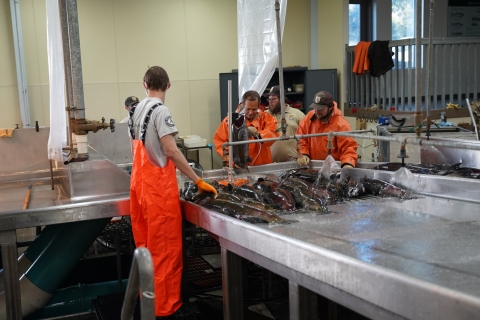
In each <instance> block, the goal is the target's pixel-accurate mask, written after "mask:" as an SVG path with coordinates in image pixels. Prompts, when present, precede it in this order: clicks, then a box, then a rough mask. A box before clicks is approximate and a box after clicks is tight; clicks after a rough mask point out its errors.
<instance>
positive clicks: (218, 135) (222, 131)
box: [213, 112, 279, 166]
mask: <svg viewBox="0 0 480 320" xmlns="http://www.w3.org/2000/svg"><path fill="white" fill-rule="evenodd" d="M246 121H247V127H255V128H256V129H257V130H258V133H260V136H261V137H262V138H263V139H267V138H276V137H278V136H279V133H277V132H275V131H276V130H277V120H276V119H275V118H274V117H272V116H271V115H270V114H269V113H267V112H259V113H258V114H257V115H256V116H255V118H254V119H253V120H252V121H250V120H248V119H246ZM252 139H253V138H250V140H252ZM225 142H228V117H225V119H223V120H222V122H221V123H220V125H219V126H218V128H217V131H216V132H215V135H214V136H213V143H214V144H215V150H216V151H217V153H218V154H219V155H220V157H223V148H222V145H223V144H224V143H225ZM274 142H275V141H268V142H263V143H252V144H250V145H249V147H248V154H249V156H250V158H251V159H252V162H249V163H248V165H249V166H258V165H261V164H269V163H272V153H271V152H270V147H271V146H272V144H273V143H274ZM227 153H228V147H227ZM227 161H228V156H227Z"/></svg>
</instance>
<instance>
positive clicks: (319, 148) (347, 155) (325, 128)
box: [297, 102, 358, 167]
mask: <svg viewBox="0 0 480 320" xmlns="http://www.w3.org/2000/svg"><path fill="white" fill-rule="evenodd" d="M333 104H334V106H333V114H332V116H331V117H330V119H329V120H328V121H327V122H326V123H324V122H321V121H320V120H318V119H317V117H316V115H315V110H312V111H310V112H309V113H307V115H306V116H305V118H303V119H302V121H300V124H299V125H298V129H297V134H298V135H300V134H313V133H328V132H330V131H334V132H339V131H351V130H352V127H351V126H350V123H348V121H347V120H346V119H345V118H344V117H342V111H340V110H339V109H338V108H337V103H336V102H333ZM327 142H328V137H327V136H322V137H313V138H305V139H300V153H301V154H305V155H307V156H309V157H310V159H312V160H325V158H326V157H327V156H328V149H327ZM332 142H333V147H334V149H333V150H332V157H333V158H334V159H335V160H337V161H340V162H341V163H342V165H343V164H345V163H349V164H351V165H352V166H354V167H355V165H356V163H357V147H358V143H357V142H356V141H355V140H354V139H353V138H350V137H333V139H332Z"/></svg>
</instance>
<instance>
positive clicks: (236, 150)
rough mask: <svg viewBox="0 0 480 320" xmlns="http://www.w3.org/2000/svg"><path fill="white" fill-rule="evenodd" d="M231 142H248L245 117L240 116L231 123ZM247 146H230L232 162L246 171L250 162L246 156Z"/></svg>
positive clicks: (248, 156) (247, 155)
mask: <svg viewBox="0 0 480 320" xmlns="http://www.w3.org/2000/svg"><path fill="white" fill-rule="evenodd" d="M232 122H233V123H232V125H231V130H232V142H238V141H248V128H247V123H246V121H245V116H243V115H240V116H238V118H237V119H236V120H233V121H232ZM248 146H249V145H248V144H240V145H234V146H231V148H232V153H233V155H232V156H233V158H232V160H233V162H234V163H235V164H236V165H237V167H239V168H241V169H247V170H248V163H249V162H252V159H251V158H250V155H249V154H248Z"/></svg>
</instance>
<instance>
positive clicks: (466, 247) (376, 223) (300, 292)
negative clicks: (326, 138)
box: [182, 165, 480, 319]
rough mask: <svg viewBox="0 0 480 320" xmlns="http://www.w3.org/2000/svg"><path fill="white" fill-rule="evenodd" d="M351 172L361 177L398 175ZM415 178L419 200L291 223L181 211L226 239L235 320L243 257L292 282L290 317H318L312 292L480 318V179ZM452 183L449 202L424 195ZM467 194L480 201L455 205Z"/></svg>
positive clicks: (389, 314) (387, 311)
mask: <svg viewBox="0 0 480 320" xmlns="http://www.w3.org/2000/svg"><path fill="white" fill-rule="evenodd" d="M268 166H272V165H268ZM277 169H278V168H277ZM260 170H261V169H260ZM264 170H265V169H264ZM350 170H351V171H349V172H348V173H350V174H351V175H352V176H354V177H355V178H361V177H364V176H366V175H367V176H369V177H378V178H382V179H384V180H386V181H389V180H390V178H392V177H393V176H394V174H393V173H391V172H379V171H372V170H365V169H353V170H352V169H350ZM345 171H347V170H345ZM264 172H268V170H267V171H264ZM214 174H215V173H213V174H210V175H209V174H208V173H206V177H205V178H208V177H209V178H213V175H214ZM251 176H253V177H254V176H255V173H252V174H251ZM411 180H412V181H410V182H409V183H410V184H411V187H412V188H413V189H417V190H419V191H420V190H422V191H421V192H422V193H423V194H419V195H417V198H416V199H411V200H399V199H394V198H373V199H367V200H365V199H364V200H361V199H360V200H351V201H348V202H345V203H342V204H338V205H333V206H329V208H330V210H331V211H332V213H331V214H327V215H316V214H313V213H309V214H300V215H286V216H283V217H284V218H285V219H291V220H297V221H298V222H296V223H293V224H280V225H267V224H256V225H252V224H248V223H245V222H242V221H239V220H237V219H234V218H231V217H228V216H225V215H222V214H219V213H216V212H213V211H210V210H208V209H205V208H203V207H200V206H197V205H195V204H192V203H188V202H182V205H183V211H184V213H185V217H186V219H187V220H189V221H190V222H192V223H194V224H196V225H198V226H200V227H202V228H204V229H206V230H208V231H210V232H212V233H214V234H216V235H218V236H219V239H220V244H221V247H222V268H223V270H224V271H225V272H224V274H223V281H224V283H223V285H224V289H223V293H224V304H225V312H226V313H225V314H226V316H227V318H228V319H243V318H242V317H243V315H242V303H243V298H242V287H241V286H242V281H241V274H242V271H241V259H240V258H239V257H243V258H246V259H248V260H250V261H253V262H254V263H257V264H259V265H261V266H263V267H265V268H266V269H269V270H271V271H273V272H275V273H277V274H279V275H281V276H283V277H285V278H287V279H289V283H290V285H289V287H290V318H291V319H310V318H311V317H312V318H313V317H314V316H315V314H316V304H315V295H314V293H318V294H320V295H322V296H325V297H327V298H329V299H331V300H333V301H335V302H337V303H340V304H342V305H344V306H346V307H348V308H350V309H352V310H355V311H357V312H359V313H361V314H363V315H365V316H368V317H371V318H374V319H389V318H390V319H398V318H411V319H413V318H415V319H452V318H456V319H473V318H479V317H480V267H479V266H480V247H479V246H478V243H479V242H480V210H479V209H480V202H479V200H480V197H478V195H480V191H479V189H478V184H479V182H477V181H474V180H468V179H458V178H449V179H447V178H444V177H431V176H422V175H415V176H414V178H413V179H411ZM434 180H437V181H434ZM440 180H442V181H443V182H442V181H440ZM432 183H433V184H432ZM428 186H431V187H428ZM446 186H449V187H450V191H448V190H445V191H444V192H443V198H438V197H434V196H432V195H427V194H426V193H427V192H429V191H432V188H433V189H435V188H436V189H437V190H438V189H441V188H443V187H446ZM455 190H456V191H455ZM465 190H471V193H470V194H468V192H464V191H465ZM462 192H463V195H464V196H465V197H468V196H471V195H475V194H476V195H477V198H476V199H473V201H462V200H456V199H455V198H456V195H455V194H456V193H462Z"/></svg>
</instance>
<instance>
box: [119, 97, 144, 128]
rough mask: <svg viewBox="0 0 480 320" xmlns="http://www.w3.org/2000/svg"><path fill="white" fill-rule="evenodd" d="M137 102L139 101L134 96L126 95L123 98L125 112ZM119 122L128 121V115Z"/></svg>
mask: <svg viewBox="0 0 480 320" xmlns="http://www.w3.org/2000/svg"><path fill="white" fill-rule="evenodd" d="M139 102H140V101H139V100H138V98H137V97H135V96H130V97H128V98H127V99H125V110H127V112H130V109H131V108H132V107H135V106H136V105H137V104H138V103H139ZM120 123H128V116H127V117H126V118H125V119H123V120H122V121H120Z"/></svg>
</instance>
